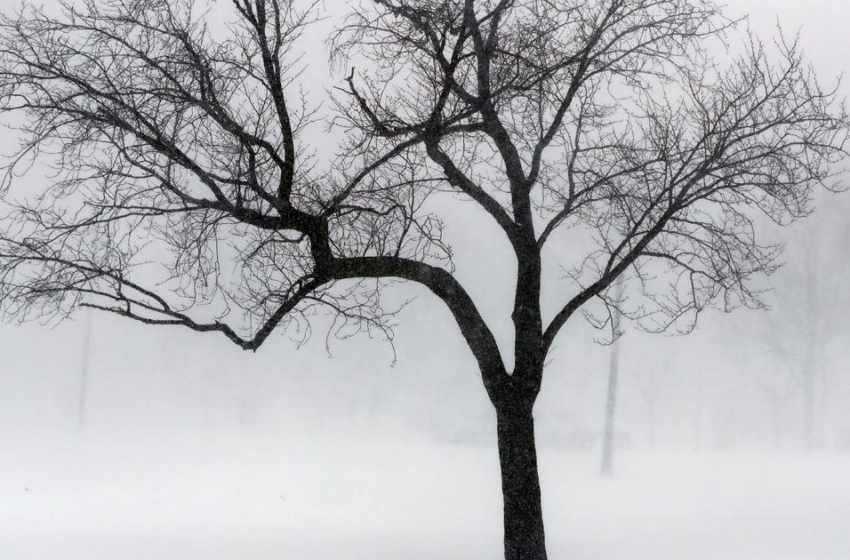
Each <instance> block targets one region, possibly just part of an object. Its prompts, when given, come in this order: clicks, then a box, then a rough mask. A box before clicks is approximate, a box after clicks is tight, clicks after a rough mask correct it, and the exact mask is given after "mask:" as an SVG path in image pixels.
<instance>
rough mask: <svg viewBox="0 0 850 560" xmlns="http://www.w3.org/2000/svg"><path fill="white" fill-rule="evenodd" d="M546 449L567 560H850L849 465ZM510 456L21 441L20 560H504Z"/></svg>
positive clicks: (7, 458) (12, 554)
mask: <svg viewBox="0 0 850 560" xmlns="http://www.w3.org/2000/svg"><path fill="white" fill-rule="evenodd" d="M596 459H597V458H596V455H595V454H593V455H591V454H576V453H560V452H555V451H548V450H543V452H542V453H541V469H542V478H543V481H542V482H543V489H544V501H545V502H544V508H545V515H546V524H547V530H548V541H549V548H550V557H551V558H552V559H553V560H848V559H850V479H849V478H848V473H850V455H838V454H815V455H811V456H794V455H785V454H775V455H772V454H745V455H733V454H690V453H680V454H643V453H623V454H621V455H620V456H619V457H618V463H617V471H618V472H617V475H616V476H615V477H614V478H613V479H602V478H600V477H599V476H598V475H597V472H596V470H597V469H596V466H597V465H596V463H597V460H596ZM500 510H501V498H500V495H499V479H498V470H497V464H496V451H495V448H494V447H493V446H480V447H477V446H476V447H473V446H459V445H458V446H453V445H437V444H423V443H416V442H409V443H405V442H399V441H372V442H363V441H351V440H349V441H333V440H327V439H316V440H297V439H286V438H271V437H268V438H262V437H253V438H244V437H239V438H237V437H221V436H216V437H198V438H188V437H186V438H171V439H169V440H168V441H164V440H163V439H161V438H159V439H147V438H145V439H144V440H135V441H133V440H131V439H127V438H122V439H120V440H119V439H118V438H115V439H114V440H113V441H110V440H109V439H104V438H97V439H93V438H80V437H67V438H65V439H61V440H56V439H51V440H49V441H47V440H44V439H42V440H37V439H32V438H24V437H20V438H18V439H16V440H15V441H8V440H4V449H2V450H0V558H3V559H8V560H272V559H274V560H361V559H362V560H384V559H387V560H389V559H399V560H402V559H403V560H433V559H437V558H439V559H440V560H494V559H498V558H499V557H500V555H501V543H500V539H501V531H500V524H501V511H500Z"/></svg>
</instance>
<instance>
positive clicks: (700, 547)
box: [0, 0, 850, 560]
mask: <svg viewBox="0 0 850 560" xmlns="http://www.w3.org/2000/svg"><path fill="white" fill-rule="evenodd" d="M4 9H5V8H4ZM729 11H730V13H731V14H744V13H749V14H750V16H751V19H750V25H751V26H752V28H754V29H755V30H757V31H758V32H759V33H761V34H763V35H765V36H770V35H771V34H772V30H773V28H774V25H775V23H776V21H777V19H778V20H779V21H780V22H782V24H783V26H784V28H785V29H787V30H791V31H794V30H796V27H797V26H799V28H800V32H801V41H802V44H803V46H804V50H805V52H806V54H807V56H808V58H809V59H810V60H811V62H812V64H813V66H814V67H815V68H816V69H817V70H818V73H819V75H820V76H821V78H822V80H823V81H824V82H825V83H833V82H834V81H835V80H836V79H837V77H838V76H839V75H841V74H842V73H844V72H845V71H847V70H848V69H850V61H848V59H847V58H846V57H844V56H843V53H844V52H845V51H846V50H847V46H848V40H847V38H846V30H845V29H844V28H845V26H844V22H845V21H847V20H848V18H847V16H848V15H850V8H848V7H847V6H846V5H845V3H843V2H840V1H838V0H813V1H810V2H807V3H805V5H804V4H803V3H800V2H767V1H762V0H746V1H742V0H733V1H732V2H730V3H729ZM311 45H312V43H311ZM311 48H312V50H311V51H310V52H309V57H310V59H309V60H310V61H313V62H315V67H312V68H311V69H310V70H309V72H308V76H309V77H310V78H311V79H314V80H315V81H316V87H315V89H316V90H317V92H319V94H320V95H321V94H322V87H323V86H324V85H333V84H334V83H335V82H334V79H335V78H334V77H328V76H327V75H326V74H327V66H326V65H325V64H324V62H325V59H326V55H325V53H324V52H323V51H322V50H321V49H322V46H321V43H320V42H317V44H316V45H313V46H312V47H311ZM841 88H842V91H844V92H845V93H848V92H847V87H846V84H845V85H842V86H841ZM13 142H14V141H13V139H11V138H6V139H4V140H3V145H4V146H11V145H12V144H13ZM37 171H38V170H37V169H36V170H35V171H32V172H30V174H28V175H27V180H30V181H38V180H39V176H38V172H37ZM848 215H850V194H848V193H837V194H835V193H819V194H818V196H817V198H816V200H815V212H814V214H813V216H811V217H809V218H807V219H804V220H801V221H800V222H798V223H796V224H794V225H792V226H789V227H783V228H779V227H776V226H774V225H772V224H769V223H768V222H767V221H766V220H765V223H764V228H763V232H764V234H765V235H766V236H768V238H769V239H770V240H771V241H776V242H781V243H785V244H786V250H785V253H784V257H783V260H784V261H785V262H787V265H786V266H785V267H783V268H782V269H780V270H779V271H777V272H776V273H775V274H773V275H772V276H770V277H769V278H765V279H762V280H760V282H762V284H761V287H763V289H764V290H766V292H765V295H764V296H763V299H764V301H765V303H766V304H767V305H768V307H769V308H768V309H766V310H736V311H734V312H733V313H730V314H724V313H721V312H718V311H713V310H711V311H707V312H705V313H704V314H703V315H701V316H700V319H699V323H698V325H697V327H696V329H695V330H694V331H693V332H692V333H690V334H688V335H686V336H672V335H667V334H647V333H643V332H641V331H639V330H637V329H635V328H633V327H632V326H630V325H629V324H628V323H626V324H624V329H625V333H624V335H623V336H622V337H621V338H620V339H619V340H618V341H617V342H616V344H617V345H618V349H619V381H620V386H619V390H618V401H617V412H616V425H615V437H614V469H613V471H614V474H613V476H612V477H602V476H600V474H599V466H600V460H601V457H600V453H601V441H602V433H603V428H604V426H603V424H604V420H605V398H606V389H607V375H608V368H609V359H610V355H611V352H612V347H611V346H610V345H607V344H606V343H607V340H605V335H604V333H600V332H599V331H597V330H596V329H594V328H592V327H591V326H590V325H589V324H588V323H587V322H585V321H583V320H582V319H581V317H576V318H574V319H573V320H571V322H570V323H569V324H568V325H567V327H566V328H565V329H564V331H563V332H562V333H561V334H560V335H559V338H558V340H557V342H556V345H555V348H554V350H553V351H552V352H551V353H550V356H549V359H548V361H547V366H546V377H545V380H544V387H543V390H542V392H541V396H540V399H539V401H538V402H537V405H536V407H535V419H536V421H537V436H538V449H539V451H540V469H541V485H542V489H543V509H544V517H545V521H546V529H547V540H548V541H549V548H550V551H549V554H550V557H551V558H553V559H561V558H564V559H567V558H569V559H576V560H579V559H580V560H667V559H669V560H673V559H676V560H844V559H847V558H850V531H847V527H850V481H848V477H847V473H848V472H850V407H848V406H847V403H848V402H850V349H848V347H847V344H846V337H847V334H846V333H847V327H846V325H847V318H848V317H850V293H848V291H847V290H846V288H845V285H846V278H847V276H848V274H850V264H848V259H847V258H846V255H847V251H848V249H847V245H848V239H850V221H848V219H847V216H848ZM479 217H480V216H475V215H467V214H466V213H464V212H463V207H460V209H453V210H452V213H451V214H450V215H449V216H448V217H447V224H446V232H447V236H448V237H449V238H450V239H451V241H452V244H453V247H454V249H455V253H456V263H457V266H458V270H457V275H458V277H459V278H460V279H461V280H462V281H463V282H464V283H465V284H467V285H468V286H469V290H470V292H471V293H472V294H473V296H474V298H475V299H476V301H477V302H479V306H480V307H481V312H482V314H483V315H484V317H485V319H487V320H488V322H489V323H490V324H491V328H493V330H494V332H495V333H496V337H497V339H498V341H499V343H500V345H502V351H503V354H505V355H507V354H509V353H510V352H508V350H507V349H508V348H510V344H511V336H512V331H511V327H510V317H509V316H510V304H511V303H512V302H511V301H510V298H511V295H510V291H511V286H499V285H494V284H492V283H491V282H489V279H490V278H492V277H494V276H495V273H496V272H497V271H499V270H501V268H502V267H504V266H507V265H506V264H505V263H506V261H507V258H506V254H507V253H505V254H501V253H498V252H497V251H495V250H494V252H493V254H490V255H483V256H482V255H481V254H480V252H479V251H478V249H479V248H480V247H479V244H480V240H481V239H483V238H486V237H488V236H490V235H491V234H492V235H493V236H494V237H495V236H496V235H497V234H493V233H492V232H491V231H490V230H488V229H487V228H489V227H492V226H489V225H488V224H486V223H484V220H478V218H479ZM472 255H474V258H472V259H471V258H469V257H470V256H472ZM511 266H513V265H511ZM394 290H395V291H394V292H393V295H392V298H393V301H395V302H398V303H401V302H405V301H408V300H409V303H407V305H406V307H405V308H404V309H403V311H402V312H401V313H400V314H399V316H398V317H397V318H396V322H397V326H396V327H395V328H394V338H393V340H392V341H387V340H384V339H383V338H382V337H375V338H374V339H370V338H368V337H365V336H358V337H354V338H350V339H339V338H338V337H335V336H333V334H328V331H329V329H330V328H331V325H330V324H329V323H324V322H323V319H321V318H319V319H317V320H316V321H315V322H314V323H313V325H312V329H311V331H312V332H311V336H310V337H309V339H308V340H307V341H306V342H304V343H303V344H302V343H301V342H300V341H299V340H290V339H289V338H287V337H285V336H273V337H272V338H271V339H270V340H269V341H268V342H267V343H266V344H265V345H264V346H263V347H262V348H260V349H259V350H258V351H256V352H245V351H243V350H240V349H239V348H237V347H236V346H235V345H233V344H231V343H230V342H229V341H228V340H227V339H226V338H225V337H224V336H221V335H220V334H215V333H210V334H201V333H195V332H190V331H187V330H185V329H180V328H176V327H153V326H146V325H140V324H137V323H133V322H131V321H128V320H125V319H122V318H119V317H114V316H107V315H106V314H103V313H98V312H94V311H86V310H81V311H78V312H77V313H76V314H75V315H74V316H73V317H72V318H71V319H70V320H67V321H64V322H55V321H46V322H45V324H39V323H38V322H30V323H25V324H21V325H13V324H3V325H0V355H2V361H0V498H1V499H0V551H2V554H0V556H2V557H4V558H9V559H11V560H41V559H57V560H113V559H116V558H121V559H122V560H143V559H144V560H172V559H174V560H176V559H188V558H197V559H203V560H236V559H246V558H250V559H252V560H266V559H269V560H271V559H273V558H274V559H287V560H307V559H317V558H321V559H328V560H336V559H338V560H343V559H346V560H349V559H364V560H365V559H378V560H384V559H387V560H389V559H394V558H405V559H408V560H419V559H422V560H425V559H426V558H427V559H430V558H442V559H444V560H477V559H481V560H484V559H493V558H500V557H502V554H503V552H502V529H501V526H502V496H501V486H500V479H499V462H498V453H497V448H496V423H495V412H494V410H493V407H492V405H491V404H490V402H489V401H488V398H487V394H486V393H485V391H484V390H483V387H482V380H481V377H480V374H479V373H477V372H478V368H477V365H476V362H475V360H474V358H473V356H472V355H471V354H470V352H469V350H468V348H467V346H466V345H465V343H464V341H463V338H462V337H461V336H460V333H459V331H458V328H457V326H456V325H455V323H454V322H453V320H452V317H451V315H450V313H449V312H448V311H447V310H446V309H445V307H444V306H443V305H442V304H440V303H439V301H438V300H436V299H435V298H434V297H433V296H432V295H431V294H429V293H428V292H427V291H426V290H424V289H419V288H415V287H412V286H406V285H404V286H395V287H394ZM506 294H507V295H506ZM396 298H397V299H396ZM391 303H392V302H391ZM550 315H551V313H550ZM807 387H808V388H809V389H808V392H807Z"/></svg>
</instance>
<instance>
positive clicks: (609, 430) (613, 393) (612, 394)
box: [602, 342, 620, 476]
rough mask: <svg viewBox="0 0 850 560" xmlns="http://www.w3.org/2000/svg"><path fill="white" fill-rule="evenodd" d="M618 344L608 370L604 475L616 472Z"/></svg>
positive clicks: (612, 353)
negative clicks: (615, 432)
mask: <svg viewBox="0 0 850 560" xmlns="http://www.w3.org/2000/svg"><path fill="white" fill-rule="evenodd" d="M618 350H619V348H618V344H617V342H614V344H613V345H612V347H611V363H610V364H609V369H608V398H607V400H606V402H605V428H604V432H603V434H602V475H603V476H611V475H612V474H613V472H614V426H615V420H616V414H617V369H618V366H619V363H620V359H619V352H618Z"/></svg>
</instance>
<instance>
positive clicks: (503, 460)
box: [497, 409, 546, 560]
mask: <svg viewBox="0 0 850 560" xmlns="http://www.w3.org/2000/svg"><path fill="white" fill-rule="evenodd" d="M497 417H498V435H499V462H500V465H501V468H502V495H503V497H504V514H505V520H504V521H505V560H546V539H545V534H544V531H543V508H542V506H541V503H540V478H539V476H538V473H537V449H536V447H535V443H534V417H533V416H532V414H531V410H530V409H529V410H527V411H521V412H517V411H510V412H503V411H499V412H497Z"/></svg>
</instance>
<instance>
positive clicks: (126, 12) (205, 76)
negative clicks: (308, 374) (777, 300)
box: [0, 0, 847, 560]
mask: <svg viewBox="0 0 850 560" xmlns="http://www.w3.org/2000/svg"><path fill="white" fill-rule="evenodd" d="M308 4H309V3H308ZM308 4H305V5H304V6H301V7H296V6H295V5H293V4H292V3H291V2H289V1H286V0H253V1H251V0H233V2H232V12H231V14H232V17H229V19H228V17H227V16H225V15H224V14H219V13H218V12H216V20H221V18H224V20H225V21H227V22H228V23H229V25H228V32H227V33H224V32H221V31H220V30H216V32H215V33H213V32H211V30H210V29H209V27H207V25H205V17H206V15H205V12H203V11H199V10H198V9H197V8H193V6H192V4H191V3H189V2H188V1H186V2H167V1H165V0H133V1H130V0H83V1H81V2H80V3H78V4H76V5H73V6H72V5H70V4H64V5H63V7H64V8H63V10H62V13H61V14H58V15H52V14H50V13H48V12H47V11H44V10H42V9H39V8H35V7H32V6H27V7H25V8H24V9H23V10H22V11H20V12H19V13H17V14H15V15H9V16H7V17H5V18H4V19H3V20H2V22H0V110H2V112H3V113H4V114H10V113H20V114H22V115H23V118H22V119H17V120H15V119H14V118H13V119H10V121H9V122H10V123H12V124H13V125H15V126H16V127H17V128H18V130H20V131H21V132H22V138H23V140H22V142H23V143H22V145H21V149H20V152H19V154H18V156H17V158H15V160H14V162H13V163H12V164H11V165H10V167H9V169H8V171H9V172H8V174H7V181H6V183H5V185H4V186H5V187H6V189H7V190H8V189H10V188H11V190H9V192H8V193H7V195H6V196H5V200H6V202H7V204H9V205H10V207H11V208H12V209H11V210H10V212H9V214H8V216H7V218H6V219H5V220H4V222H3V224H4V225H3V230H2V234H0V301H2V306H3V310H4V311H5V312H6V314H7V315H9V316H11V317H14V318H17V319H19V320H26V319H31V318H36V317H44V316H51V317H54V316H55V317H64V316H67V315H68V314H70V313H71V312H72V311H73V310H74V309H76V308H78V307H79V306H87V307H90V308H93V309H98V310H103V311H106V312H111V313H116V314H118V315H120V316H123V317H127V318H131V319H135V320H137V321H140V322H143V323H146V324H150V325H171V326H184V327H188V328H190V329H194V330H196V331H204V332H216V333H220V334H222V335H224V336H225V337H226V338H227V339H229V340H230V341H232V342H234V343H236V344H238V345H240V346H241V347H243V348H245V349H247V350H256V349H257V348H259V347H260V346H261V345H262V344H263V343H264V342H265V341H266V340H267V339H268V338H269V336H270V335H271V334H272V333H273V332H275V331H279V332H288V333H289V334H290V335H291V336H305V335H306V334H308V333H309V325H310V320H311V319H312V318H314V317H315V316H316V315H317V314H319V313H321V312H323V311H328V312H330V313H331V315H332V316H333V317H334V319H333V332H334V333H335V334H336V335H337V336H340V337H347V336H350V335H353V334H356V333H357V332H364V331H365V332H367V333H375V332H378V333H385V334H386V335H387V336H390V333H391V330H390V327H391V326H392V317H393V311H394V309H393V308H391V307H387V306H386V305H383V304H382V300H381V295H382V293H383V291H384V288H385V287H386V286H387V285H388V281H390V280H403V281H409V282H415V283H418V284H421V285H422V286H424V287H425V288H427V289H428V290H430V291H431V292H432V293H433V294H434V295H435V296H436V297H437V298H439V299H440V300H441V301H442V302H443V303H444V304H445V305H446V306H447V307H448V309H449V311H450V312H451V314H452V316H453V317H454V319H455V320H456V322H457V325H458V327H459V329H460V331H461V334H462V336H463V337H464V339H465V340H466V342H467V343H468V345H469V348H470V350H471V352H472V354H473V355H474V357H475V359H476V360H477V363H478V366H479V369H480V373H481V377H482V381H483V384H484V387H485V389H486V391H487V394H488V395H489V397H490V400H491V401H492V403H493V405H494V407H495V410H496V416H497V433H498V442H499V458H500V464H501V470H502V492H503V495H504V514H505V516H504V518H505V522H504V529H505V555H506V558H508V559H509V560H519V559H523V560H532V559H533V560H540V559H543V558H546V549H545V537H544V529H543V516H542V508H541V504H540V485H539V479H538V471H537V458H536V450H535V441H534V422H533V415H532V409H533V406H534V403H535V401H536V399H537V396H538V393H539V391H540V388H541V383H542V380H543V373H544V367H543V366H544V362H545V358H546V355H547V353H548V352H549V351H550V349H551V348H552V346H553V344H554V343H555V341H556V338H557V335H558V333H559V332H560V330H561V328H562V327H563V326H564V325H565V324H566V323H567V321H569V320H570V319H571V318H572V317H573V316H575V314H576V312H577V311H579V310H582V311H583V312H584V314H585V316H586V317H587V318H588V319H589V320H591V321H593V322H594V324H596V325H597V326H598V327H600V328H606V327H607V326H610V321H609V318H610V316H611V311H610V309H609V308H611V307H617V308H618V313H619V314H621V315H623V316H624V317H627V318H632V319H634V320H636V321H637V322H638V323H639V324H640V325H642V326H643V327H644V328H647V329H650V330H656V331H658V330H664V329H668V328H672V329H676V330H679V331H685V332H686V331H687V330H689V329H690V328H692V325H693V323H694V320H695V318H696V315H697V314H698V313H699V312H700V311H702V310H704V309H706V308H707V307H709V306H711V305H713V304H716V305H718V306H719V307H721V308H723V309H729V308H732V307H735V306H738V305H751V306H757V305H759V300H758V295H759V294H758V292H757V291H755V290H754V289H753V288H752V286H751V280H752V278H753V277H754V276H755V275H757V274H758V273H762V272H771V271H772V270H773V269H774V267H775V264H774V259H775V257H776V254H777V248H776V247H773V246H770V245H766V244H762V243H761V242H759V240H757V238H756V236H755V230H754V227H753V215H754V214H755V213H756V212H758V211H761V212H764V213H767V214H768V215H770V216H771V217H772V218H773V219H775V220H777V221H781V222H786V221H789V220H791V219H793V218H795V217H798V216H801V215H803V214H805V212H806V210H807V203H808V199H809V193H810V191H811V189H812V188H813V187H815V186H818V185H824V186H830V182H831V180H832V177H833V173H834V169H835V168H834V166H833V164H834V163H836V162H837V161H838V159H839V157H840V156H841V154H842V146H843V142H844V135H845V132H846V125H847V123H846V120H847V119H846V117H845V115H844V113H843V111H842V109H841V108H840V107H837V106H836V105H835V103H834V94H833V93H831V92H829V91H823V90H822V89H821V88H820V87H819V86H818V83H817V81H816V80H815V78H814V76H813V74H812V72H811V70H810V69H809V68H808V67H807V66H806V65H805V64H804V62H803V61H802V59H801V56H800V53H799V52H798V48H797V45H796V44H795V43H794V42H787V41H784V40H782V39H780V40H779V41H778V42H777V43H776V44H775V45H772V46H771V47H765V46H764V45H762V44H761V43H760V42H759V41H757V40H756V39H754V38H752V37H750V38H749V40H748V41H746V42H745V43H744V45H743V47H742V48H737V47H736V48H735V50H734V51H733V53H730V52H728V51H725V50H723V47H724V46H723V43H722V41H721V39H722V37H723V35H724V33H725V32H726V31H727V30H728V29H729V27H730V22H729V21H727V20H726V19H724V18H723V17H722V15H721V13H720V11H719V9H718V8H717V7H716V6H715V5H714V4H713V3H711V2H708V1H704V0H631V1H625V0H598V1H594V2H586V1H584V0H582V1H579V0H562V1H558V2H542V1H537V0H478V1H475V0H425V1H422V0H416V1H412V0H375V1H374V2H364V3H361V4H356V5H354V6H352V7H351V8H350V10H351V12H350V16H349V17H348V18H347V19H346V21H345V22H344V23H343V24H342V25H341V26H340V27H339V29H338V32H337V33H336V34H335V35H334V37H333V48H334V56H335V57H336V60H337V61H338V62H339V64H340V67H343V66H344V67H345V68H346V72H345V73H346V75H347V76H348V77H347V79H346V80H345V81H344V82H343V85H342V87H341V90H340V91H339V92H338V93H337V94H336V104H335V106H334V109H333V110H332V115H325V114H324V113H320V112H318V111H319V110H318V109H316V107H317V106H318V104H317V103H315V102H313V101H312V99H307V98H305V97H304V96H299V94H298V87H297V86H298V85H299V84H298V81H299V80H298V77H299V68H298V66H297V57H295V56H293V54H292V52H291V51H292V47H293V45H294V44H295V42H296V41H297V40H298V38H299V35H300V34H301V33H302V32H303V30H304V28H305V25H307V24H308V23H309V22H310V21H312V17H313V15H312V14H314V13H315V12H314V11H313V10H311V6H310V5H308ZM713 52H716V53H718V54H720V55H722V57H723V58H724V61H722V62H721V61H719V60H715V58H714V57H713V56H712V53H713ZM352 66H353V67H354V69H352V70H351V71H350V72H349V71H348V69H349V68H351V67H352ZM357 68H360V71H359V72H358V70H357ZM325 116H327V117H332V118H333V120H332V123H331V128H330V132H328V133H327V135H326V137H325V138H317V137H315V136H313V134H314V132H313V129H312V128H311V123H313V121H314V120H315V119H318V118H320V117H325ZM333 145H337V146H338V147H339V150H338V155H337V157H333V158H324V159H320V158H319V157H318V155H317V152H318V150H319V148H321V149H322V151H323V152H326V151H327V148H328V147H329V146H333ZM34 159H39V160H41V161H45V160H46V161H49V162H52V163H53V165H54V169H55V174H54V175H53V176H52V178H53V180H52V181H50V182H49V184H48V185H46V186H45V187H44V188H38V187H35V186H31V185H26V186H25V185H19V184H17V183H15V182H14V181H13V179H14V177H15V176H17V174H18V173H19V172H21V171H23V170H25V169H26V168H27V164H28V163H29V162H31V161H33V160H34ZM16 185H17V187H16ZM17 189H20V190H17ZM446 195H448V196H446ZM468 202H473V203H474V204H475V206H474V207H476V208H477V209H478V210H483V213H484V215H486V216H487V217H488V218H489V219H490V220H491V221H492V223H494V224H495V225H496V226H497V227H498V228H499V229H500V236H499V237H498V238H483V237H482V238H480V239H475V242H476V244H477V245H478V246H479V247H480V249H479V250H480V251H481V252H482V254H484V252H485V251H486V250H487V249H488V248H490V247H491V246H492V245H493V244H505V245H506V246H507V247H509V249H510V251H511V253H512V254H513V257H514V259H513V263H511V264H506V265H505V274H506V275H508V277H509V278H508V280H507V281H508V282H510V283H511V284H512V285H513V287H514V297H513V302H512V311H511V313H510V320H511V322H512V326H513V330H514V344H513V348H512V349H511V350H510V351H506V352H505V354H506V355H505V356H504V357H503V356H502V354H501V352H500V348H499V346H498V344H497V342H496V338H495V336H494V334H493V331H492V330H491V327H490V325H488V324H487V323H485V321H484V319H483V318H482V315H481V313H480V312H479V309H478V307H476V304H475V302H474V301H473V299H472V297H471V296H470V292H468V291H467V289H466V287H464V286H463V285H461V283H460V281H459V280H458V278H457V277H456V276H455V275H454V269H453V261H452V252H451V249H450V246H449V244H448V242H447V240H445V239H444V238H443V230H442V221H441V219H440V217H439V216H440V212H441V208H445V205H447V204H453V205H457V204H467V203H468ZM471 208H472V206H470V212H472V210H471ZM544 262H545V264H544ZM473 266H474V263H473ZM558 266H560V267H561V268H562V269H563V270H566V271H567V274H566V277H565V279H564V282H562V283H559V284H557V285H556V284H555V283H550V281H549V279H548V278H547V280H546V283H544V278H543V276H544V275H543V273H544V271H548V270H551V269H552V268H551V267H555V268H557V267H558ZM621 276H625V282H626V285H627V288H626V292H627V297H626V298H625V299H624V300H623V301H631V302H632V305H631V306H630V307H628V308H625V306H622V305H620V303H619V302H618V301H616V300H614V299H613V298H612V297H610V295H609V292H610V287H611V285H612V283H613V282H614V281H615V280H616V279H617V278H618V277H621ZM544 288H545V289H546V292H545V294H546V296H545V298H544V296H543V294H544ZM629 292H630V293H629ZM544 304H545V305H544Z"/></svg>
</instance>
